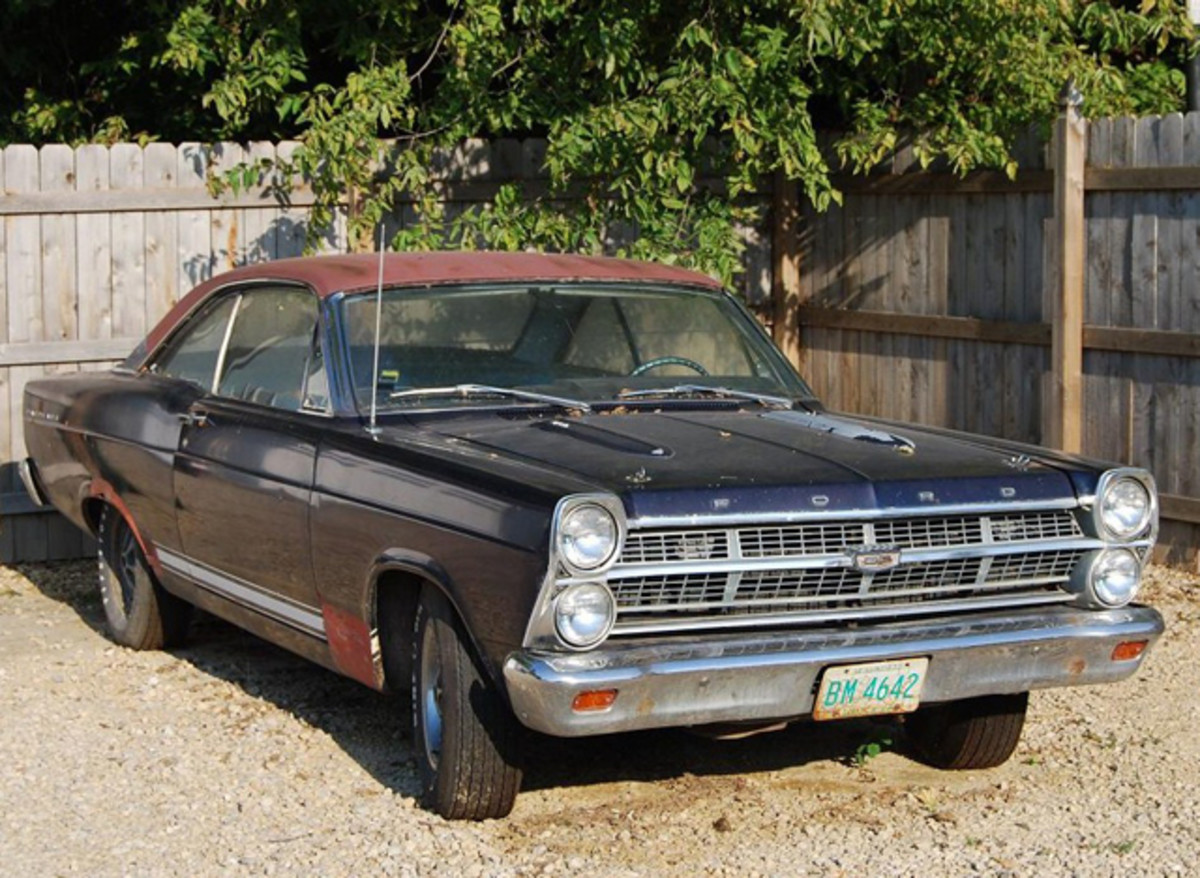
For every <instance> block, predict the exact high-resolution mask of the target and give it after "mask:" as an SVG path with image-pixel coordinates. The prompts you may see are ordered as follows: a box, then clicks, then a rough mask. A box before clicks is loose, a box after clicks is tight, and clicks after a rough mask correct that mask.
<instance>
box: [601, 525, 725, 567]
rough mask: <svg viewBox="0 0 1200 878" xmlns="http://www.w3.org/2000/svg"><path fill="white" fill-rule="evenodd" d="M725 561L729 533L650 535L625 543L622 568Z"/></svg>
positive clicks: (674, 532) (626, 540) (704, 532)
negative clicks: (633, 565) (668, 562)
mask: <svg viewBox="0 0 1200 878" xmlns="http://www.w3.org/2000/svg"><path fill="white" fill-rule="evenodd" d="M728 557H729V533H728V532H727V531H723V530H693V531H664V532H656V531H650V532H648V533H633V534H630V535H629V536H628V537H626V539H625V548H624V549H622V551H621V563H622V564H661V563H663V562H665V561H691V560H697V559H713V560H715V559H719V558H728Z"/></svg>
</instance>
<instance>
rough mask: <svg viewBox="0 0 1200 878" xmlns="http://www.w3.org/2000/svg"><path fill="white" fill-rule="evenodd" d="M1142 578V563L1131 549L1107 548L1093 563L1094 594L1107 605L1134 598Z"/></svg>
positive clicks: (1122, 602)
mask: <svg viewBox="0 0 1200 878" xmlns="http://www.w3.org/2000/svg"><path fill="white" fill-rule="evenodd" d="M1141 579H1142V564H1141V562H1140V561H1138V559H1137V555H1135V554H1133V552H1131V551H1129V549H1105V550H1104V551H1103V552H1101V553H1100V554H1099V555H1098V556H1096V560H1095V561H1094V562H1093V563H1092V571H1091V574H1090V580H1091V585H1092V594H1093V595H1095V597H1096V600H1097V601H1099V602H1100V603H1101V604H1103V605H1104V606H1106V607H1123V606H1124V605H1125V604H1127V603H1129V602H1130V601H1131V600H1133V596H1134V595H1136V594H1137V590H1138V586H1139V585H1140V584H1141Z"/></svg>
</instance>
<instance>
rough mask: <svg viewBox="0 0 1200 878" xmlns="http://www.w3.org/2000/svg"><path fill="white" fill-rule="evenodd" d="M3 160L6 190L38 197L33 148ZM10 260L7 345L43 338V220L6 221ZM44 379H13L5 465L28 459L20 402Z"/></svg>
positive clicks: (15, 375)
mask: <svg viewBox="0 0 1200 878" xmlns="http://www.w3.org/2000/svg"><path fill="white" fill-rule="evenodd" d="M4 152H5V155H4V185H5V188H6V189H8V190H10V191H14V192H35V191H37V189H38V187H39V185H40V181H39V176H40V175H39V167H38V166H39V156H38V152H37V150H36V149H34V148H33V147H32V146H24V145H17V146H9V147H6V148H5V151H4ZM5 225H6V228H5V254H6V256H7V259H6V265H5V269H6V273H7V279H8V283H7V286H8V290H9V296H8V339H9V341H10V342H25V341H32V340H35V339H38V340H40V339H41V338H42V337H43V322H42V308H41V296H40V293H41V286H42V254H41V221H40V220H39V219H38V217H7V218H6V219H5ZM40 374H41V370H40V369H37V368H32V367H14V368H12V369H10V370H9V373H8V393H7V400H6V408H7V412H6V414H7V415H8V424H7V426H6V427H5V429H4V432H5V433H6V434H7V435H6V437H5V443H4V444H5V446H6V448H4V449H0V450H2V451H4V452H6V456H5V458H4V460H20V459H21V458H22V457H24V456H25V443H24V438H23V436H22V431H21V410H22V406H21V396H22V393H23V391H24V388H25V382H26V381H28V380H29V379H30V378H33V377H36V376H37V375H40Z"/></svg>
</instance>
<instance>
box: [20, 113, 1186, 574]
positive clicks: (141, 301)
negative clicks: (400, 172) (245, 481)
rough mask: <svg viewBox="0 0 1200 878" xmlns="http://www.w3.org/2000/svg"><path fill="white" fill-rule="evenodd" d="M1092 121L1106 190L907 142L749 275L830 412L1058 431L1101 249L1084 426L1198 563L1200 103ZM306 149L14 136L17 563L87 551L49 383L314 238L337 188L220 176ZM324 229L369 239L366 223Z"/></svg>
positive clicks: (510, 148)
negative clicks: (961, 170) (30, 491)
mask: <svg viewBox="0 0 1200 878" xmlns="http://www.w3.org/2000/svg"><path fill="white" fill-rule="evenodd" d="M1060 127H1062V126H1061V125H1060ZM1076 129H1077V133H1078V137H1076V138H1075V139H1074V143H1075V145H1076V146H1078V145H1079V144H1082V143H1086V150H1087V154H1086V164H1085V165H1084V167H1083V179H1082V182H1080V181H1074V182H1073V183H1072V181H1071V180H1069V179H1067V178H1066V177H1064V175H1063V174H1061V173H1056V170H1055V168H1056V167H1057V166H1060V165H1063V160H1062V158H1061V157H1059V158H1057V159H1056V157H1055V152H1056V151H1055V150H1054V149H1049V148H1046V147H1045V146H1044V145H1042V144H1039V143H1037V142H1034V141H1030V142H1028V143H1026V144H1024V145H1023V146H1022V147H1021V152H1020V153H1019V158H1020V161H1021V167H1022V171H1021V173H1020V174H1019V175H1018V177H1017V178H1016V179H1015V180H1008V179H1007V178H1005V177H1004V176H1003V175H1000V174H996V173H979V174H972V175H970V176H967V177H965V178H960V177H957V176H954V175H952V174H949V173H945V172H940V171H921V170H918V169H916V168H915V167H914V163H913V161H912V158H911V155H910V153H909V152H908V151H907V150H902V151H901V152H899V153H898V154H897V156H896V157H895V160H894V161H893V162H892V165H891V167H890V168H889V169H888V170H889V172H888V173H880V174H875V175H871V176H870V177H867V178H847V179H844V180H839V184H840V186H841V188H842V189H843V192H844V194H845V200H844V204H843V206H841V207H835V208H833V209H831V210H830V211H828V212H827V213H824V214H817V213H815V212H814V211H812V210H811V208H809V207H807V206H804V205H803V204H802V203H801V202H800V200H799V199H798V197H797V192H796V187H795V186H793V185H790V184H787V183H786V182H784V181H780V180H776V181H773V185H772V186H768V187H765V191H764V192H762V193H761V195H760V199H761V203H762V204H763V205H764V206H766V207H768V208H769V209H768V210H766V211H765V212H764V219H763V223H762V224H761V225H760V226H759V227H758V228H748V229H745V230H744V232H743V234H744V236H745V239H746V241H747V245H748V246H747V252H746V273H745V275H744V279H743V283H742V289H741V292H742V293H743V294H744V295H745V296H746V298H747V299H748V300H749V301H750V302H751V303H752V304H755V305H757V306H759V307H760V310H761V313H762V315H763V317H764V319H765V320H766V321H767V322H768V323H772V324H773V330H774V332H775V335H776V338H777V339H778V340H779V341H780V342H781V343H782V344H783V346H784V347H785V349H787V350H788V351H789V352H790V353H791V354H792V356H793V357H794V358H795V359H796V360H797V361H798V362H799V363H800V365H801V368H802V371H803V372H804V373H805V374H806V376H807V377H808V378H809V380H810V382H811V383H812V384H813V386H814V388H815V389H816V390H817V392H818V394H819V395H820V396H821V397H822V398H823V399H824V400H825V402H826V403H827V404H828V405H829V406H830V407H831V408H834V409H839V410H845V411H857V412H864V413H867V414H873V415H880V416H884V417H891V418H897V419H904V420H913V421H917V422H921V423H927V424H933V425H938V426H947V427H952V428H955V429H962V430H969V431H975V432H981V433H989V434H992V435H999V436H1005V437H1009V438H1013V439H1018V440H1022V441H1027V442H1034V443H1040V442H1042V441H1044V440H1045V441H1046V442H1049V441H1050V439H1051V437H1052V433H1051V432H1050V430H1049V429H1047V425H1049V426H1051V427H1053V421H1054V418H1053V416H1054V415H1055V414H1056V412H1058V413H1061V412H1063V411H1066V407H1064V406H1058V407H1057V408H1056V409H1055V411H1047V409H1048V408H1049V405H1048V404H1049V401H1050V400H1051V399H1052V398H1053V397H1052V392H1054V391H1056V389H1059V388H1061V387H1063V386H1065V385H1064V384H1063V382H1064V381H1065V380H1069V376H1064V374H1063V373H1062V371H1061V370H1062V366H1063V363H1064V362H1067V363H1069V357H1068V358H1067V359H1066V360H1065V361H1064V360H1063V358H1062V357H1061V356H1060V354H1061V351H1058V350H1055V351H1054V355H1053V356H1052V346H1051V339H1052V328H1051V325H1052V323H1053V322H1054V321H1053V320H1052V318H1051V315H1053V314H1054V313H1056V311H1055V309H1056V307H1057V305H1056V303H1057V302H1059V301H1060V299H1061V295H1062V290H1063V288H1064V282H1063V278H1064V277H1066V278H1067V279H1068V281H1069V278H1070V276H1071V271H1070V270H1068V271H1067V272H1065V273H1064V272H1063V271H1062V268H1061V266H1062V264H1063V263H1064V260H1067V259H1084V260H1086V261H1085V262H1083V263H1081V265H1082V266H1083V267H1082V268H1081V272H1082V278H1083V284H1082V291H1083V298H1082V300H1081V302H1079V303H1078V304H1079V309H1080V314H1081V317H1082V325H1080V326H1079V333H1078V335H1079V339H1078V346H1079V348H1080V353H1081V357H1082V371H1081V375H1080V378H1081V385H1080V395H1079V397H1080V398H1079V407H1078V410H1077V411H1076V412H1074V413H1072V412H1068V413H1067V415H1066V417H1067V418H1068V419H1070V418H1076V419H1077V420H1078V422H1079V424H1080V427H1081V432H1080V447H1081V449H1082V451H1083V452H1084V453H1085V454H1089V455H1093V456H1098V457H1103V458H1106V459H1112V460H1121V461H1128V462H1131V463H1137V464H1140V465H1145V466H1149V467H1150V468H1151V469H1152V470H1153V471H1154V473H1155V475H1156V477H1157V479H1158V481H1159V485H1160V488H1161V489H1162V490H1163V491H1164V492H1165V494H1166V497H1165V501H1164V511H1165V513H1166V514H1167V515H1168V516H1169V517H1170V518H1171V519H1172V521H1171V522H1169V523H1168V525H1167V526H1166V527H1165V528H1164V539H1165V542H1166V543H1167V544H1169V546H1170V547H1171V551H1172V554H1173V556H1174V557H1175V558H1176V559H1182V558H1183V557H1184V555H1187V557H1189V558H1192V557H1194V549H1192V548H1191V547H1192V546H1194V545H1195V544H1196V542H1197V531H1196V528H1195V526H1194V525H1195V524H1196V523H1200V503H1197V501H1196V500H1195V499H1194V498H1200V466H1198V463H1200V461H1198V460H1197V457H1198V456H1200V451H1198V450H1197V447H1196V446H1197V438H1198V437H1200V405H1198V403H1200V398H1198V396H1200V360H1198V359H1197V357H1198V355H1200V115H1191V116H1188V117H1183V116H1178V115H1175V116H1167V117H1162V118H1157V117H1156V118H1146V119H1138V120H1134V119H1115V120H1107V119H1106V120H1094V121H1091V122H1088V123H1083V122H1082V121H1079V122H1077V124H1076ZM1060 143H1061V141H1060ZM1062 145H1063V146H1064V148H1065V146H1066V144H1062ZM294 148H295V145H294V144H288V143H284V144H279V145H277V146H276V145H272V144H252V145H250V146H249V147H245V148H243V147H240V146H237V145H234V144H219V145H216V146H213V147H203V146H201V145H199V144H182V145H179V146H173V145H168V144H151V145H149V146H147V147H146V148H144V149H142V148H139V147H137V146H133V145H119V146H114V147H112V148H105V147H98V146H85V147H80V148H79V149H75V150H73V149H71V148H69V147H65V146H46V147H43V148H41V149H40V150H37V149H34V148H33V147H29V146H10V147H8V148H6V149H4V150H3V152H2V153H0V190H2V193H3V194H0V217H2V218H3V228H2V229H0V515H2V516H3V518H2V519H0V559H3V560H12V559H14V558H23V559H30V560H33V559H40V558H49V557H66V556H71V555H74V554H78V553H79V552H80V551H82V550H86V549H87V548H88V544H87V541H86V540H82V539H81V538H80V537H79V536H78V535H77V534H75V533H74V532H73V531H72V530H71V529H69V526H66V525H64V524H63V523H62V522H61V520H59V519H57V518H56V517H52V516H46V515H36V514H32V513H33V510H32V509H31V507H30V505H29V504H28V503H27V502H26V501H25V500H24V498H23V497H22V495H21V494H20V492H19V486H18V484H17V482H16V479H15V475H14V473H13V469H14V468H13V466H12V465H11V462H12V461H15V460H17V459H19V458H20V456H21V455H22V454H23V444H22V438H21V423H20V421H21V418H20V411H21V409H20V398H21V390H22V388H23V386H24V383H25V382H26V381H27V380H28V379H30V378H32V377H35V376H38V375H42V374H46V373H54V372H62V371H71V370H76V369H93V368H107V367H108V366H109V365H111V364H112V363H113V362H114V361H116V360H118V359H119V358H121V357H122V356H124V354H125V353H127V352H128V351H129V350H130V349H131V348H132V347H133V346H134V344H135V343H136V341H137V340H138V339H139V338H140V337H141V335H142V334H143V333H144V332H145V330H146V329H147V328H148V327H149V326H150V325H152V324H153V323H154V321H155V320H157V319H158V317H159V316H160V315H161V314H162V313H164V312H165V310H166V309H167V308H168V307H169V306H170V304H171V303H173V302H174V301H175V300H176V299H177V298H178V297H179V296H180V295H182V294H183V293H184V292H186V291H187V290H188V289H189V288H190V287H191V286H193V285H194V284H195V283H197V282H199V281H201V280H203V279H205V278H207V277H209V276H211V274H212V273H214V272H216V271H220V270H223V269H224V268H226V267H229V266H232V265H236V264H240V263H243V262H247V261H259V260H263V259H270V258H276V257H281V256H287V255H294V254H297V253H299V252H300V250H301V248H302V246H303V240H304V229H305V217H306V213H307V208H308V206H309V205H311V203H312V198H311V193H309V192H308V191H307V190H305V189H304V188H303V187H301V188H300V189H298V190H296V192H295V193H294V194H293V196H292V197H291V199H290V201H289V203H287V204H283V203H280V202H278V201H276V200H275V199H273V198H272V197H270V196H269V194H267V193H266V192H263V193H247V194H244V195H241V196H238V197H232V196H224V197H222V198H213V197H211V196H210V195H209V193H208V191H207V189H206V187H205V180H206V174H207V173H208V170H209V169H210V168H213V169H215V170H218V171H219V170H221V169H224V168H228V167H232V166H233V165H235V164H236V163H237V162H239V161H241V160H242V159H243V158H253V159H257V158H261V157H269V156H271V155H276V154H283V155H287V154H288V152H289V151H290V150H292V149H294ZM543 154H544V144H543V143H542V142H540V141H536V140H531V141H522V142H518V141H498V142H496V143H493V144H487V143H482V142H470V143H467V144H464V145H463V147H462V148H461V149H460V150H459V151H457V152H456V153H455V154H454V155H451V156H448V157H447V158H446V161H445V163H444V167H443V168H442V173H443V175H444V178H445V180H446V184H445V186H444V197H445V198H446V200H447V202H449V205H450V209H451V212H453V210H455V209H461V205H463V204H465V203H470V202H474V201H479V200H482V199H485V198H487V197H489V196H490V194H491V193H492V192H494V191H495V187H496V185H498V184H499V183H501V182H506V181H510V180H514V179H526V180H528V179H536V177H537V175H538V173H539V169H540V165H541V156H542V155H543ZM1056 180H1057V181H1058V182H1059V183H1060V184H1062V186H1063V187H1064V188H1065V190H1066V191H1067V194H1069V192H1070V190H1069V187H1070V185H1076V186H1077V189H1078V192H1077V193H1076V194H1077V196H1078V198H1079V199H1081V200H1082V204H1083V212H1082V217H1083V219H1082V222H1081V224H1080V228H1081V229H1082V232H1081V235H1080V234H1076V237H1075V238H1071V237H1069V236H1070V235H1071V234H1075V233H1074V232H1072V231H1071V230H1070V224H1069V223H1068V229H1066V230H1065V231H1064V230H1062V229H1060V228H1059V227H1058V226H1057V225H1056V224H1055V219H1054V215H1055V207H1054V204H1055V185H1056ZM394 221H395V222H401V223H402V222H403V221H404V216H403V214H402V215H401V216H399V217H397V218H395V220H394ZM1064 236H1066V237H1064ZM1080 238H1081V239H1080ZM1077 239H1079V240H1077ZM1064 241H1065V243H1064ZM1072 242H1074V244H1073V243H1072ZM1078 245H1081V246H1078ZM324 246H325V248H326V249H328V250H340V249H344V248H345V246H346V241H345V228H344V223H339V224H337V225H336V226H335V228H334V229H332V230H330V233H329V235H328V237H327V239H326V241H325V244H324ZM1077 273H1078V272H1077ZM1067 285H1068V286H1069V283H1068V284H1067ZM1068 316H1069V314H1068ZM1060 323H1061V321H1060ZM1060 341H1061V340H1060ZM1060 347H1061V345H1060ZM1069 353H1070V351H1069V350H1068V354H1069ZM1073 411H1074V410H1073ZM24 513H28V514H24Z"/></svg>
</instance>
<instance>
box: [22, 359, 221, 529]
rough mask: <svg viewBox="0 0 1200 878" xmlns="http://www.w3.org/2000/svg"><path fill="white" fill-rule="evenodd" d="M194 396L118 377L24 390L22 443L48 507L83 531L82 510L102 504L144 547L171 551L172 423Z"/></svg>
mask: <svg viewBox="0 0 1200 878" xmlns="http://www.w3.org/2000/svg"><path fill="white" fill-rule="evenodd" d="M198 395H199V391H198V390H197V389H194V388H190V387H187V386H181V385H180V384H179V382H168V381H166V380H163V379H160V378H156V377H154V376H152V375H144V374H143V375H137V374H132V373H125V372H119V371H114V372H103V373H88V374H83V375H71V376H64V377H62V378H49V379H44V380H40V381H33V382H30V383H29V385H28V386H27V387H26V389H25V406H24V418H25V441H26V445H27V447H28V449H29V454H30V456H31V457H32V458H33V460H34V462H35V463H36V465H37V468H38V473H39V475H40V477H41V479H42V483H43V485H44V487H45V489H46V493H47V495H48V497H49V499H50V501H51V502H52V503H53V504H54V506H55V507H56V508H57V509H58V510H59V511H61V512H62V513H63V514H64V515H66V516H67V517H68V518H69V519H71V520H72V521H73V522H75V523H76V524H77V525H79V526H80V527H83V528H90V527H91V522H89V521H88V520H87V519H86V517H85V515H84V504H85V502H86V501H87V499H88V498H89V497H92V496H107V497H109V498H110V499H114V500H118V501H119V504H120V505H122V506H123V507H124V508H125V509H126V510H127V511H128V514H129V515H130V517H132V518H133V520H134V523H135V525H136V526H137V528H138V530H139V532H140V534H141V535H142V536H143V538H144V539H145V540H148V541H153V542H158V543H162V544H163V545H167V546H178V542H179V540H178V535H177V532H176V528H175V510H174V494H173V491H172V479H171V467H172V457H173V455H174V453H175V446H176V443H177V441H178V437H179V427H180V423H179V417H178V415H179V413H181V412H183V411H185V410H186V409H187V406H188V405H189V404H190V403H191V402H192V400H194V399H195V398H196V397H197V396H198Z"/></svg>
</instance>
